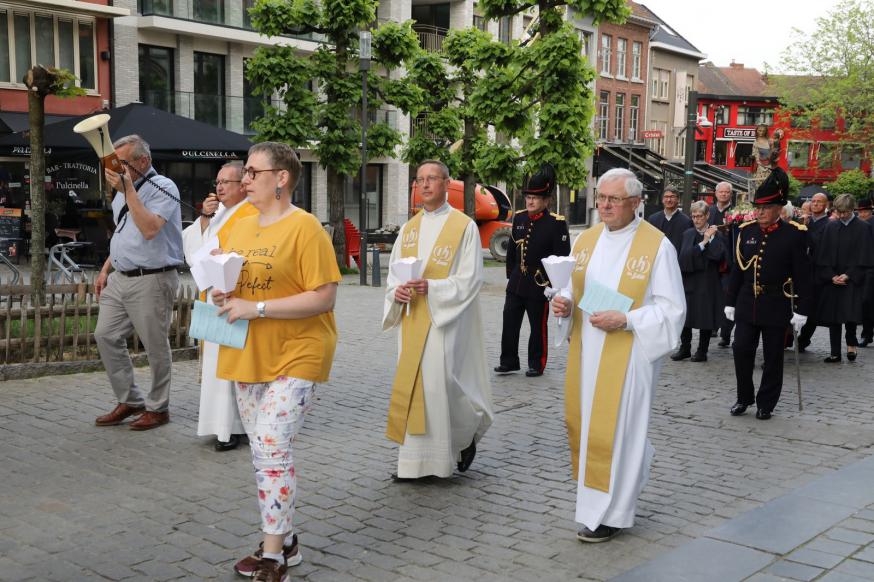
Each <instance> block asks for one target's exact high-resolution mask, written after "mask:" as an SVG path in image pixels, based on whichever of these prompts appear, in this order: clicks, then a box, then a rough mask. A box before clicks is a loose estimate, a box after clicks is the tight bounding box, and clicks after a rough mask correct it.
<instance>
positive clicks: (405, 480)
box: [391, 473, 422, 483]
mask: <svg viewBox="0 0 874 582" xmlns="http://www.w3.org/2000/svg"><path fill="white" fill-rule="evenodd" d="M421 478H422V477H398V474H397V473H392V474H391V480H392V481H394V482H395V483H412V482H414V481H418V480H419V479H421Z"/></svg>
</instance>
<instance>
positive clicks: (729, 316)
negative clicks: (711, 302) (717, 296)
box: [725, 305, 734, 321]
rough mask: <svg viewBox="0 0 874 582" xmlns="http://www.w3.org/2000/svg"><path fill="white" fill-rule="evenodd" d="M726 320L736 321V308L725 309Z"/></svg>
mask: <svg viewBox="0 0 874 582" xmlns="http://www.w3.org/2000/svg"><path fill="white" fill-rule="evenodd" d="M725 319H727V320H728V321H734V307H728V306H727V305H726V307H725Z"/></svg>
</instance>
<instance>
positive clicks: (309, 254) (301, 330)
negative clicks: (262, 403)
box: [216, 209, 341, 383]
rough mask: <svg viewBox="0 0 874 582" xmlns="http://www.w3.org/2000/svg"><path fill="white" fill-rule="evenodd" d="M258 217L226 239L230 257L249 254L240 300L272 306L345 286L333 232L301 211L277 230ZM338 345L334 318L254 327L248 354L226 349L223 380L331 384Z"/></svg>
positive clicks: (256, 322) (262, 322) (222, 239)
mask: <svg viewBox="0 0 874 582" xmlns="http://www.w3.org/2000/svg"><path fill="white" fill-rule="evenodd" d="M258 218H259V216H258V215H255V216H247V217H245V218H241V219H240V220H238V221H237V223H236V224H235V225H234V228H232V229H228V231H227V232H225V233H220V234H219V243H220V245H221V248H222V249H223V250H224V252H235V253H237V254H240V255H242V256H243V257H244V258H245V259H246V262H245V263H244V264H243V269H242V271H241V272H240V278H239V280H238V281H237V288H236V290H235V291H234V296H236V297H239V298H241V299H245V300H247V301H268V300H270V299H278V298H281V297H288V296H290V295H297V294H298V293H303V292H305V291H312V290H314V289H316V288H318V287H321V286H322V285H325V284H326V283H336V282H339V281H340V279H341V276H340V270H339V269H338V268H337V259H336V257H335V255H334V248H333V246H332V245H331V240H330V238H329V237H328V233H327V232H325V229H324V228H322V225H321V224H320V223H319V221H318V220H317V219H316V218H315V217H314V216H313V215H312V214H310V213H308V212H306V211H304V210H300V209H298V210H295V211H294V212H292V213H291V214H289V215H288V216H286V217H285V218H283V219H282V220H279V221H277V222H275V223H273V224H271V225H270V226H266V227H262V226H259V225H258ZM336 346H337V326H336V324H335V322H334V313H333V312H328V313H323V314H321V315H315V316H312V317H307V318H305V319H271V318H270V307H269V305H268V307H267V317H266V318H258V319H253V320H251V321H250V322H249V334H248V336H247V337H246V345H245V347H244V348H243V349H242V350H237V349H234V348H231V347H228V346H220V348H219V362H218V371H217V373H216V375H217V376H218V377H219V378H224V379H226V380H235V381H237V382H247V383H255V382H272V381H273V380H276V379H277V378H279V377H280V376H291V377H294V378H300V379H302V380H309V381H310V382H325V381H327V380H328V375H329V373H330V371H331V363H332V362H333V359H334V349H335V348H336Z"/></svg>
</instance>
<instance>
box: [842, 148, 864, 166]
mask: <svg viewBox="0 0 874 582" xmlns="http://www.w3.org/2000/svg"><path fill="white" fill-rule="evenodd" d="M863 155H864V149H863V148H862V146H861V145H860V144H843V145H842V146H841V149H840V162H841V167H842V168H843V169H845V170H853V169H856V168H859V167H860V166H861V165H862V156H863Z"/></svg>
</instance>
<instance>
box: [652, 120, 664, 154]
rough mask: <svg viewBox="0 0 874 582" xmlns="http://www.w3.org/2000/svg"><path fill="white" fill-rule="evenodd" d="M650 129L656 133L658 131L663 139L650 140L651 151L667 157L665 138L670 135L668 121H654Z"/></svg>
mask: <svg viewBox="0 0 874 582" xmlns="http://www.w3.org/2000/svg"><path fill="white" fill-rule="evenodd" d="M650 129H652V130H654V131H658V132H659V133H660V134H661V136H662V137H655V138H650V139H649V149H651V150H652V151H654V152H655V153H657V154H658V155H660V156H664V155H665V136H666V135H667V134H668V122H667V121H653V122H652V125H651V126H650Z"/></svg>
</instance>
